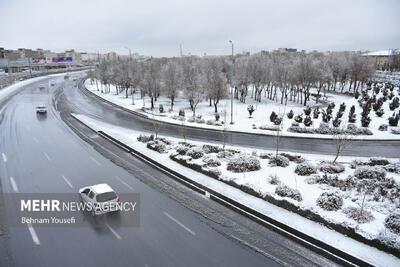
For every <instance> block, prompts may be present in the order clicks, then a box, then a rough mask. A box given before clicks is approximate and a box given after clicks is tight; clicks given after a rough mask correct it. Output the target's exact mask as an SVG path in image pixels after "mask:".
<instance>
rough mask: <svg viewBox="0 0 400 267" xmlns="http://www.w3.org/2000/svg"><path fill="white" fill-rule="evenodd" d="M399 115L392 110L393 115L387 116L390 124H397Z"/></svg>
mask: <svg viewBox="0 0 400 267" xmlns="http://www.w3.org/2000/svg"><path fill="white" fill-rule="evenodd" d="M399 119H400V116H399V114H396V112H393V115H392V116H390V117H389V118H388V120H389V125H390V126H397V125H398V124H399Z"/></svg>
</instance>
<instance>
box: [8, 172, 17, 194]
mask: <svg viewBox="0 0 400 267" xmlns="http://www.w3.org/2000/svg"><path fill="white" fill-rule="evenodd" d="M10 182H11V187H12V189H13V190H14V192H16V193H18V185H17V183H16V182H15V180H14V178H13V177H12V176H10Z"/></svg>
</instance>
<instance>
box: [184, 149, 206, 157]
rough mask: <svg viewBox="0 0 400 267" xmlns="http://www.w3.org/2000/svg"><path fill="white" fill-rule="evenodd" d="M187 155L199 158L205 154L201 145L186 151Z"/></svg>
mask: <svg viewBox="0 0 400 267" xmlns="http://www.w3.org/2000/svg"><path fill="white" fill-rule="evenodd" d="M186 155H188V156H190V157H192V158H194V159H199V158H201V157H202V156H204V152H203V150H202V149H201V148H200V147H192V148H190V149H189V150H188V151H187V152H186Z"/></svg>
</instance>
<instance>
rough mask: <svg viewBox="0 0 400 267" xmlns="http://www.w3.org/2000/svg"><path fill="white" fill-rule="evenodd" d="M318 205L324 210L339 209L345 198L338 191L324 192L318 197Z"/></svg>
mask: <svg viewBox="0 0 400 267" xmlns="http://www.w3.org/2000/svg"><path fill="white" fill-rule="evenodd" d="M317 205H318V206H320V207H321V208H323V209H324V210H329V211H332V210H339V209H340V208H341V207H342V206H343V198H342V197H341V196H340V195H339V194H338V193H337V192H324V193H322V194H321V195H320V196H319V197H318V199H317Z"/></svg>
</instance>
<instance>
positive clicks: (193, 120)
mask: <svg viewBox="0 0 400 267" xmlns="http://www.w3.org/2000/svg"><path fill="white" fill-rule="evenodd" d="M195 121H196V117H189V118H188V119H187V122H195Z"/></svg>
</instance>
